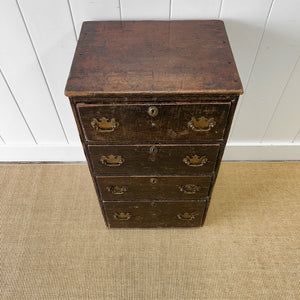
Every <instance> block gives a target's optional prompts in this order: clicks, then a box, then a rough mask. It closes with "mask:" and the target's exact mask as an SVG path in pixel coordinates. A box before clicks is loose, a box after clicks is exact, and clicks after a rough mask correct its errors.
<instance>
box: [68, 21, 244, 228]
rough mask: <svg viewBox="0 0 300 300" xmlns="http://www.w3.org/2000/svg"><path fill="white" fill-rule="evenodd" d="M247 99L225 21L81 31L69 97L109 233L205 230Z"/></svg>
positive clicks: (95, 25) (111, 24) (92, 25)
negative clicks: (241, 102) (238, 112)
mask: <svg viewBox="0 0 300 300" xmlns="http://www.w3.org/2000/svg"><path fill="white" fill-rule="evenodd" d="M241 93H242V85H241V82H240V79H239V75H238V72H237V69H236V66H235V63H234V59H233V56H232V53H231V50H230V45H229V42H228V39H227V35H226V31H225V28H224V24H223V22H222V21H137V22H134V21H124V22H119V21H105V22H85V23H83V26H82V29H81V34H80V38H79V41H78V45H77V49H76V52H75V55H74V59H73V63H72V67H71V71H70V75H69V78H68V81H67V85H66V90H65V94H66V96H68V97H69V99H70V103H71V106H72V109H73V113H74V116H75V119H76V123H77V126H78V130H79V133H80V137H81V141H82V145H83V149H84V152H85V155H86V158H87V161H88V165H89V168H90V172H91V175H92V178H93V181H94V185H95V189H96V191H97V194H98V197H99V202H100V206H101V209H102V213H103V216H104V219H105V222H106V225H107V226H108V227H191V226H201V225H202V224H203V222H204V220H205V215H206V212H207V209H208V206H209V203H210V199H211V195H212V190H213V186H214V183H215V181H216V177H217V174H218V169H219V166H220V162H221V159H222V155H223V152H224V148H225V145H226V141H227V138H228V134H229V130H230V126H231V122H232V118H233V115H234V111H235V107H236V104H237V101H238V98H239V95H240V94H241Z"/></svg>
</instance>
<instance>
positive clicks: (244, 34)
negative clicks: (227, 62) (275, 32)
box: [220, 0, 272, 88]
mask: <svg viewBox="0 0 300 300" xmlns="http://www.w3.org/2000/svg"><path fill="white" fill-rule="evenodd" d="M271 4H272V0H244V1H240V0H223V4H222V10H221V13H220V19H222V20H224V22H225V26H226V31H227V34H228V38H229V41H230V46H231V48H232V51H233V53H234V58H235V61H236V64H237V67H238V70H239V74H240V77H241V80H242V83H243V85H244V88H246V86H247V82H248V79H249V75H250V72H251V68H252V65H253V63H254V60H255V56H256V53H257V51H258V47H259V44H260V41H261V38H262V34H263V32H264V27H265V23H266V20H267V18H268V15H269V11H270V7H271Z"/></svg>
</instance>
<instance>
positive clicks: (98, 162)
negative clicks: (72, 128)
mask: <svg viewBox="0 0 300 300" xmlns="http://www.w3.org/2000/svg"><path fill="white" fill-rule="evenodd" d="M153 149H155V150H153ZM88 151H89V152H90V157H91V163H92V166H93V170H94V173H95V174H97V175H100V174H102V175H128V174H130V175H174V174H178V175H200V174H205V173H206V174H207V173H212V172H213V170H214V167H215V164H216V159H217V155H218V152H219V145H180V146H179V145H176V146H173V145H153V146H150V145H149V146H141V145H134V146H124V145H122V146H98V145H89V146H88ZM153 151H154V153H153ZM195 156H198V157H199V159H201V158H202V157H204V158H206V161H204V162H203V164H197V158H196V159H195ZM107 158H111V160H110V162H111V163H107V162H103V160H105V159H107ZM188 158H190V160H189V159H188ZM186 160H187V161H191V162H194V161H195V162H194V164H193V163H190V164H189V163H188V162H186ZM200 161H202V160H200Z"/></svg>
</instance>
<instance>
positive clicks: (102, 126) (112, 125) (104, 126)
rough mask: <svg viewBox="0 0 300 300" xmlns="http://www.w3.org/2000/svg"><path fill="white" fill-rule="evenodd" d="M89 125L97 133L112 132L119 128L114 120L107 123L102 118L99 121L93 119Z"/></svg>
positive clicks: (106, 120)
mask: <svg viewBox="0 0 300 300" xmlns="http://www.w3.org/2000/svg"><path fill="white" fill-rule="evenodd" d="M91 125H92V127H93V128H94V129H95V130H96V131H97V132H112V131H114V130H115V129H116V128H117V127H118V126H119V123H118V122H116V119H115V118H112V119H111V120H110V121H109V120H108V119H107V118H105V117H102V118H101V119H100V121H98V120H97V119H96V118H93V119H92V122H91Z"/></svg>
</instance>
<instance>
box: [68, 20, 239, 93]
mask: <svg viewBox="0 0 300 300" xmlns="http://www.w3.org/2000/svg"><path fill="white" fill-rule="evenodd" d="M65 93H66V96H69V97H74V96H87V95H92V96H93V95H99V96H101V95H116V94H124V93H128V94H132V93H145V94H149V93H177V94H178V93H193V94H195V93H196V94H199V93H209V94H212V93H227V94H228V93H230V94H241V93H242V85H241V82H240V79H239V75H238V72H237V69H236V67H235V63H234V59H233V56H232V53H231V50H230V46H229V42H228V38H227V36H226V32H225V28H224V23H223V22H222V21H217V20H215V21H155V22H153V21H126V22H124V21H108V22H84V23H83V26H82V30H81V34H80V38H79V41H78V45H77V49H76V53H75V56H74V60H73V64H72V68H71V72H70V76H69V79H68V83H67V86H66V92H65Z"/></svg>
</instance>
